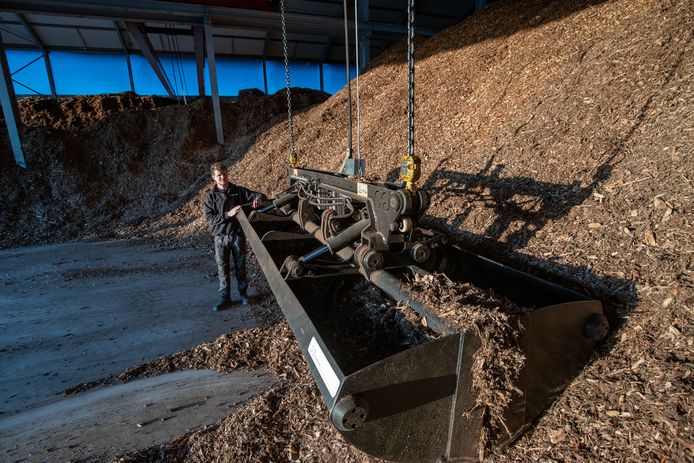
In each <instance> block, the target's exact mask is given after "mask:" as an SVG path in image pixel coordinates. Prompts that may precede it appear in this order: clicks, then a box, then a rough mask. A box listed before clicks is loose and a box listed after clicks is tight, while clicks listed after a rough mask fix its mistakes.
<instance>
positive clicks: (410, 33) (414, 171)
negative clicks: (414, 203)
mask: <svg viewBox="0 0 694 463" xmlns="http://www.w3.org/2000/svg"><path fill="white" fill-rule="evenodd" d="M420 174H421V160H420V159H419V157H418V156H416V155H415V154H414V0H408V1H407V154H406V155H405V156H403V157H402V160H401V162H400V178H401V179H402V180H403V181H404V182H405V188H407V190H409V192H410V193H411V194H412V195H413V196H414V195H415V194H416V193H417V187H416V186H415V182H416V181H417V180H419V177H420Z"/></svg>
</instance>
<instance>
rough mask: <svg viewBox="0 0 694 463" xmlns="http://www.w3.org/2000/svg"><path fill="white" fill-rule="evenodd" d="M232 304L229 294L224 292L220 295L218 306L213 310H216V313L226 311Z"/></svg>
mask: <svg viewBox="0 0 694 463" xmlns="http://www.w3.org/2000/svg"><path fill="white" fill-rule="evenodd" d="M230 302H231V299H229V293H227V292H224V291H222V292H220V293H219V302H218V303H217V305H215V306H214V307H212V310H214V311H215V312H219V311H220V310H222V309H224V308H225V307H226V306H227V305H228V304H229V303H230Z"/></svg>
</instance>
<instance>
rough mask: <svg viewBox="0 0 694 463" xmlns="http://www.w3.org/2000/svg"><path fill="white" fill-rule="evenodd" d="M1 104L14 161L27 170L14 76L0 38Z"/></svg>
mask: <svg viewBox="0 0 694 463" xmlns="http://www.w3.org/2000/svg"><path fill="white" fill-rule="evenodd" d="M0 68H2V69H0V104H2V112H3V114H4V115H5V125H7V134H8V135H9V137H10V144H11V146H12V153H13V154H14V161H15V162H16V163H17V165H18V166H20V167H22V168H25V169H26V166H27V165H26V161H25V160H24V152H23V151H22V140H21V139H20V138H19V128H18V127H17V116H18V115H19V111H18V110H17V96H16V95H15V93H14V86H13V85H12V76H11V75H10V66H9V65H8V64H7V57H6V56H5V44H4V42H3V41H2V36H0Z"/></svg>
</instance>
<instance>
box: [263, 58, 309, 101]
mask: <svg viewBox="0 0 694 463" xmlns="http://www.w3.org/2000/svg"><path fill="white" fill-rule="evenodd" d="M289 79H290V83H291V86H292V87H301V88H312V89H315V90H320V68H319V65H318V64H316V63H302V62H290V63H289ZM286 85H287V80H286V77H285V73H284V62H283V61H273V60H268V62H267V91H268V93H270V94H272V93H275V92H277V91H278V90H281V89H283V88H284V87H286Z"/></svg>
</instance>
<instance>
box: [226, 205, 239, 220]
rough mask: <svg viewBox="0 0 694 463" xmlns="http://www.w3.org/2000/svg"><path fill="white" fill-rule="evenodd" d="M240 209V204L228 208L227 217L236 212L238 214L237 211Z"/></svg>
mask: <svg viewBox="0 0 694 463" xmlns="http://www.w3.org/2000/svg"><path fill="white" fill-rule="evenodd" d="M240 210H241V206H234V207H232V208H231V210H229V212H227V217H229V218H231V217H233V216H235V215H236V214H238V212H239V211H240Z"/></svg>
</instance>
